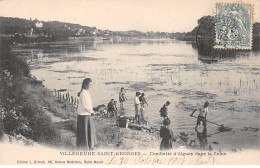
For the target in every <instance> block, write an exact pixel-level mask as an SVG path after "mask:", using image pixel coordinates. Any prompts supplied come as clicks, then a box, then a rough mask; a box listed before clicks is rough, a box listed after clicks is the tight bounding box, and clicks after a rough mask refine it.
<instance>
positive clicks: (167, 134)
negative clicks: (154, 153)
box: [160, 117, 173, 150]
mask: <svg viewBox="0 0 260 168" xmlns="http://www.w3.org/2000/svg"><path fill="white" fill-rule="evenodd" d="M170 123H171V120H170V119H169V118H168V117H167V118H165V119H164V121H163V125H164V126H162V127H161V129H160V137H161V138H162V142H161V145H160V150H169V149H172V141H173V132H172V130H171V129H170V128H169V125H170Z"/></svg>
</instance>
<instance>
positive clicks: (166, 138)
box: [159, 101, 209, 150]
mask: <svg viewBox="0 0 260 168" xmlns="http://www.w3.org/2000/svg"><path fill="white" fill-rule="evenodd" d="M169 105H170V102H169V101H167V102H166V103H165V104H164V105H163V107H162V108H161V109H160V111H159V112H160V116H161V117H163V118H164V120H163V126H162V127H161V129H160V137H161V138H162V141H161V144H160V149H161V150H169V149H172V148H173V141H174V135H173V132H172V130H171V129H170V127H169V126H170V124H171V120H170V119H169V116H168V106H169ZM208 106H209V102H208V101H206V102H205V103H204V105H203V107H202V108H199V115H198V117H197V123H196V126H195V131H196V132H197V137H198V138H199V141H200V146H203V148H205V145H206V143H205V142H204V140H205V139H206V138H204V139H202V137H205V136H201V135H204V134H206V131H207V128H206V126H207V118H206V117H207V114H208ZM201 122H202V124H203V127H204V128H203V133H204V134H203V133H202V134H201V133H200V132H199V131H198V130H197V128H198V126H199V125H200V124H201ZM202 144H203V145H202Z"/></svg>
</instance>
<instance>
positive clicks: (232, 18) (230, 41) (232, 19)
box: [214, 3, 253, 50]
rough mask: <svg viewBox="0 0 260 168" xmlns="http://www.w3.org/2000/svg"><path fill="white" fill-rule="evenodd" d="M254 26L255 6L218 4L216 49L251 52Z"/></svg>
mask: <svg viewBox="0 0 260 168" xmlns="http://www.w3.org/2000/svg"><path fill="white" fill-rule="evenodd" d="M252 24H253V5H251V4H237V3H235V4H234V3H216V25H215V46H214V48H217V49H246V50H250V49H251V48H252Z"/></svg>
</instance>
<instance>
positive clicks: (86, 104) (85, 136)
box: [76, 78, 97, 150]
mask: <svg viewBox="0 0 260 168" xmlns="http://www.w3.org/2000/svg"><path fill="white" fill-rule="evenodd" d="M91 82H92V80H91V79H90V78H86V79H84V80H83V82H82V87H81V91H80V92H79V93H78V96H79V105H78V119H77V142H76V146H77V148H83V149H86V150H91V149H94V146H95V145H97V137H96V129H95V124H94V121H93V118H92V116H91V114H92V113H93V106H92V100H91V95H90V93H89V88H90V87H91Z"/></svg>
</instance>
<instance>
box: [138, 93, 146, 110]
mask: <svg viewBox="0 0 260 168" xmlns="http://www.w3.org/2000/svg"><path fill="white" fill-rule="evenodd" d="M139 101H140V103H141V106H142V108H143V107H144V104H146V105H147V106H148V103H147V102H146V100H145V98H144V93H142V94H141V96H140V97H139Z"/></svg>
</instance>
